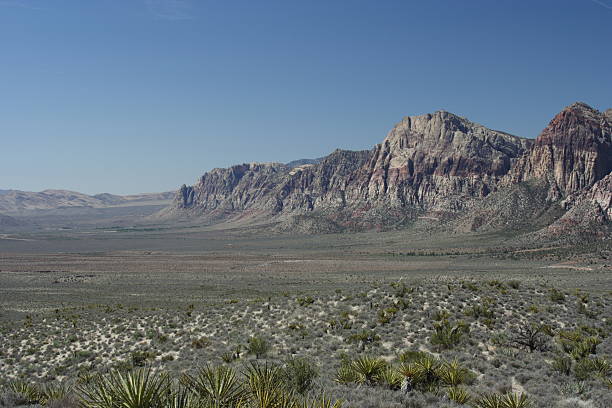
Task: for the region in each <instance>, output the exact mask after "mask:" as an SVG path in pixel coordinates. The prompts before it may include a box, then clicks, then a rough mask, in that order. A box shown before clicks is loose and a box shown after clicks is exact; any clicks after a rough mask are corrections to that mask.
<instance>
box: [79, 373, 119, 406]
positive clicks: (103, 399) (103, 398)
mask: <svg viewBox="0 0 612 408" xmlns="http://www.w3.org/2000/svg"><path fill="white" fill-rule="evenodd" d="M77 395H78V397H79V399H80V402H81V405H83V406H84V407H86V408H114V407H115V399H116V396H115V394H114V392H113V387H112V385H111V384H110V382H109V381H108V380H107V378H106V377H104V376H101V375H97V376H95V377H94V378H91V379H90V380H89V381H88V382H87V383H85V384H79V386H78V387H77Z"/></svg>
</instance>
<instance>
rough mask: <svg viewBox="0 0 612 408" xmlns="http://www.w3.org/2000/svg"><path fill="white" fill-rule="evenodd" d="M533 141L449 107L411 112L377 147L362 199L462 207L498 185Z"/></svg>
mask: <svg viewBox="0 0 612 408" xmlns="http://www.w3.org/2000/svg"><path fill="white" fill-rule="evenodd" d="M530 145H531V141H530V140H528V139H522V138H518V137H516V136H512V135H509V134H507V133H503V132H498V131H495V130H491V129H487V128H486V127H484V126H481V125H479V124H476V123H473V122H470V121H468V120H467V119H464V118H461V117H459V116H456V115H453V114H451V113H448V112H444V111H439V112H436V113H433V114H428V115H421V116H414V117H407V118H404V120H402V121H401V122H400V123H399V124H397V125H396V126H395V127H394V128H393V130H392V131H391V132H390V133H389V135H388V136H387V137H386V138H385V140H384V141H383V143H382V144H380V145H378V146H376V148H375V149H374V152H373V155H372V159H371V161H370V163H369V169H368V170H369V171H368V172H366V173H367V184H366V193H367V194H366V195H365V196H364V197H363V198H364V199H368V200H382V201H388V202H391V203H393V204H397V205H401V206H407V205H411V206H419V207H421V208H424V209H440V210H443V209H446V210H457V209H459V208H458V207H457V206H459V207H460V206H461V202H462V201H463V200H464V199H465V198H472V197H485V196H487V195H488V194H489V193H491V192H492V191H494V190H496V189H497V185H498V183H499V181H500V180H501V178H502V177H503V176H504V175H505V174H507V173H508V171H509V170H510V168H511V167H512V165H513V163H514V162H515V161H516V159H518V158H519V157H520V156H521V155H522V154H524V153H525V151H526V150H527V149H528V148H529V147H530Z"/></svg>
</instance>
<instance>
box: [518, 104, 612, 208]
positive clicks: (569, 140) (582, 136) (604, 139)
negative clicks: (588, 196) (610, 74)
mask: <svg viewBox="0 0 612 408" xmlns="http://www.w3.org/2000/svg"><path fill="white" fill-rule="evenodd" d="M610 112H611V111H610V110H608V112H606V113H600V112H598V111H597V110H595V109H593V108H591V107H590V106H588V105H586V104H584V103H575V104H573V105H571V106H568V107H567V108H565V109H563V110H562V111H561V112H560V113H559V114H557V115H556V116H555V117H554V118H553V120H551V121H550V123H549V124H548V126H547V127H546V128H545V129H544V130H543V131H542V133H541V134H540V135H539V136H538V137H537V138H536V140H535V144H534V145H533V148H532V149H531V151H530V152H529V154H528V155H525V157H523V158H522V159H521V160H520V161H519V163H517V165H516V167H515V168H514V169H513V171H512V173H511V175H510V182H511V183H518V182H521V181H525V180H529V179H545V180H547V181H548V182H549V183H550V191H549V198H550V200H558V199H560V198H562V197H564V196H566V195H568V194H573V193H576V192H579V191H582V190H584V189H587V188H590V187H591V186H592V185H593V184H595V183H596V182H597V181H598V180H601V179H602V178H604V177H605V176H606V175H607V174H609V173H610V172H611V171H612V136H611V135H612V117H611V113H610Z"/></svg>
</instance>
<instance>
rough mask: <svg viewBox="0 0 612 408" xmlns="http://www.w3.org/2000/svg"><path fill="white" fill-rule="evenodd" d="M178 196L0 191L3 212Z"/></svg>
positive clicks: (137, 202)
mask: <svg viewBox="0 0 612 408" xmlns="http://www.w3.org/2000/svg"><path fill="white" fill-rule="evenodd" d="M174 195H175V193H174V192H164V193H145V194H135V195H126V196H120V195H114V194H108V193H103V194H96V195H93V196H91V195H87V194H83V193H79V192H76V191H69V190H44V191H40V192H31V191H20V190H0V212H2V213H8V214H11V213H19V212H21V211H28V210H49V209H59V208H69V207H92V208H105V207H114V206H124V205H149V204H163V203H164V202H169V201H170V200H171V199H172V197H174Z"/></svg>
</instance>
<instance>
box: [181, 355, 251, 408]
mask: <svg viewBox="0 0 612 408" xmlns="http://www.w3.org/2000/svg"><path fill="white" fill-rule="evenodd" d="M182 382H183V383H184V384H185V385H186V386H187V388H188V389H189V390H191V391H192V392H193V393H194V394H196V395H198V397H199V398H200V399H202V400H204V401H206V403H207V404H208V406H210V407H211V408H212V407H215V408H222V407H232V406H233V405H234V404H235V403H237V402H238V401H240V400H242V399H243V398H244V396H245V389H244V387H243V385H242V383H241V381H240V380H239V379H238V377H237V376H236V372H235V371H234V370H233V369H231V368H230V367H225V366H216V367H211V366H208V365H207V366H205V367H202V368H200V369H199V371H198V373H197V374H196V376H195V377H191V376H188V375H187V376H184V377H183V379H182Z"/></svg>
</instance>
